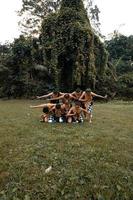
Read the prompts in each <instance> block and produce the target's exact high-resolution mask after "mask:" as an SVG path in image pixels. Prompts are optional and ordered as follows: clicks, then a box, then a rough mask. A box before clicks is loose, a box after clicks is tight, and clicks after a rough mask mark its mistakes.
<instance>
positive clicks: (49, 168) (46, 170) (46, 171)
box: [45, 166, 52, 174]
mask: <svg viewBox="0 0 133 200" xmlns="http://www.w3.org/2000/svg"><path fill="white" fill-rule="evenodd" d="M51 170H52V166H49V167H48V168H47V169H45V174H48V173H49V172H50V171H51Z"/></svg>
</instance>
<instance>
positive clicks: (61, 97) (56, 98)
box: [50, 95, 64, 101]
mask: <svg viewBox="0 0 133 200" xmlns="http://www.w3.org/2000/svg"><path fill="white" fill-rule="evenodd" d="M63 98H64V95H61V96H60V97H55V98H51V99H50V100H51V101H52V100H59V99H63Z"/></svg>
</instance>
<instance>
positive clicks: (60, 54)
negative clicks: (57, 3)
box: [41, 0, 111, 91]
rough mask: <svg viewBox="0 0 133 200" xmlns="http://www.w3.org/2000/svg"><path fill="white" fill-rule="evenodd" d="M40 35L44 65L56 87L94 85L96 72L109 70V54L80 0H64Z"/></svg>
mask: <svg viewBox="0 0 133 200" xmlns="http://www.w3.org/2000/svg"><path fill="white" fill-rule="evenodd" d="M41 38H42V45H43V48H44V52H45V65H46V66H48V68H49V69H50V71H51V72H52V74H53V75H54V79H55V84H56V86H57V87H59V88H61V89H63V90H70V91H71V90H72V89H74V87H76V86H77V85H80V86H81V87H82V88H85V87H87V86H88V85H89V86H90V87H92V88H93V89H95V87H96V84H97V83H96V76H97V75H98V76H100V75H103V74H104V73H106V66H107V60H108V55H107V52H106V50H105V48H104V45H103V44H102V43H101V42H100V40H99V39H98V37H97V36H95V34H94V33H93V31H92V28H91V25H90V22H89V19H88V17H87V13H86V10H85V9H84V5H83V2H82V1H81V0H73V1H65V0H63V1H62V4H61V8H60V10H59V11H58V13H55V14H51V15H49V16H48V17H47V18H46V19H44V21H43V24H42V34H41ZM110 75H111V74H110ZM98 76H97V77H98Z"/></svg>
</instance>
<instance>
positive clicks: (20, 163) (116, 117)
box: [0, 100, 133, 200]
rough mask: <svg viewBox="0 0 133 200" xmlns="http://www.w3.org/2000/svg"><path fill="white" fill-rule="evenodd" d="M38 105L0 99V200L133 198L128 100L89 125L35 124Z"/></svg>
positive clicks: (105, 107)
mask: <svg viewBox="0 0 133 200" xmlns="http://www.w3.org/2000/svg"><path fill="white" fill-rule="evenodd" d="M40 102H41V101H29V100H10V101H2V100H1V101H0V200H64V199H67V200H133V102H122V101H119V102H117V101H116V102H110V103H95V104H94V119H93V123H92V124H89V123H88V122H84V123H83V124H45V123H40V122H39V115H40V113H41V110H40V109H30V108H29V106H30V105H31V104H32V105H35V104H38V103H40ZM49 166H52V170H51V171H50V172H49V173H45V170H46V169H47V168H48V167H49Z"/></svg>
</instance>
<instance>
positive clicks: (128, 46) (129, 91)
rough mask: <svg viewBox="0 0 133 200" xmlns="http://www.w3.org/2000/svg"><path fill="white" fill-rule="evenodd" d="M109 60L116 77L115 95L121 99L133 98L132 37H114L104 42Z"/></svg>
mask: <svg viewBox="0 0 133 200" xmlns="http://www.w3.org/2000/svg"><path fill="white" fill-rule="evenodd" d="M106 45H107V49H108V51H109V54H110V60H111V61H112V63H113V64H114V66H115V68H116V73H117V76H118V84H117V94H118V95H119V96H121V97H122V98H131V99H132V98H133V78H132V77H133V64H132V63H133V36H129V37H126V36H123V35H120V36H119V37H118V36H117V37H115V38H113V39H112V40H110V41H107V42H106Z"/></svg>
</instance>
